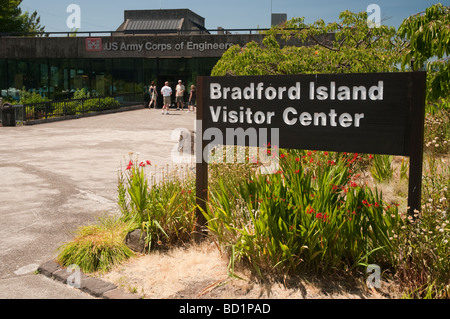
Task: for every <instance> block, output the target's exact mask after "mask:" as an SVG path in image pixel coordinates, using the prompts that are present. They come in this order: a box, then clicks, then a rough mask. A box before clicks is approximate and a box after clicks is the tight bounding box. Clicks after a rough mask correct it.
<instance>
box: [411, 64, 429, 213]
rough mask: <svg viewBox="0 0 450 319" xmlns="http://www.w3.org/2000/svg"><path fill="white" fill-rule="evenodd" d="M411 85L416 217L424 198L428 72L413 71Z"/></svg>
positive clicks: (413, 194) (412, 199)
mask: <svg viewBox="0 0 450 319" xmlns="http://www.w3.org/2000/svg"><path fill="white" fill-rule="evenodd" d="M411 86H412V87H411V90H410V92H411V106H410V107H411V109H410V112H411V113H410V114H411V123H410V137H409V143H410V145H409V154H410V161H409V186H408V207H409V214H410V215H411V216H413V218H414V211H419V212H420V210H421V198H422V166H423V138H424V121H425V89H426V73H425V72H412V73H411Z"/></svg>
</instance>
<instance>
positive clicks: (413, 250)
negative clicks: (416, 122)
mask: <svg viewBox="0 0 450 319" xmlns="http://www.w3.org/2000/svg"><path fill="white" fill-rule="evenodd" d="M422 198H423V204H422V210H421V212H420V213H419V212H414V218H413V217H412V216H410V217H409V218H405V220H406V221H407V223H405V225H404V226H403V228H402V229H401V231H399V232H393V233H392V234H391V240H392V244H393V245H395V246H396V247H397V249H398V253H396V254H394V255H393V257H394V260H393V263H394V265H395V268H396V277H397V279H398V282H399V283H400V285H401V287H402V288H403V291H404V292H405V295H406V296H407V297H408V298H433V299H436V298H442V299H448V298H450V258H449V256H450V244H449V239H450V219H449V217H448V213H447V212H448V210H449V208H450V205H449V204H450V201H449V198H450V169H449V166H448V160H445V159H436V157H435V156H434V155H427V156H426V163H425V165H424V178H423V188H422Z"/></svg>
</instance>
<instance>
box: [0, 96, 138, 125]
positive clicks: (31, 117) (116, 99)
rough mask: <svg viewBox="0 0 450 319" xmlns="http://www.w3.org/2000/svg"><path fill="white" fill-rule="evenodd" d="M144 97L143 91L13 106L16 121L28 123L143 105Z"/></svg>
mask: <svg viewBox="0 0 450 319" xmlns="http://www.w3.org/2000/svg"><path fill="white" fill-rule="evenodd" d="M144 97H145V96H144V94H143V93H130V94H121V95H116V96H110V97H102V96H99V97H90V98H83V99H71V100H63V101H48V102H36V103H28V104H21V105H13V106H12V108H14V117H15V121H16V122H23V123H26V122H28V121H35V120H47V119H52V118H59V117H64V116H74V115H81V114H87V113H94V112H100V111H106V110H115V109H120V108H124V107H129V106H134V105H143V104H144V103H145V101H144ZM0 116H1V115H0ZM0 119H1V118H0Z"/></svg>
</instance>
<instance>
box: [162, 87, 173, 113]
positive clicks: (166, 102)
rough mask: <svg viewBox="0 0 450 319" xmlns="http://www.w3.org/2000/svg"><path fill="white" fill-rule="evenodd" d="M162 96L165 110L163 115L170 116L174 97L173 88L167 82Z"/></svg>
mask: <svg viewBox="0 0 450 319" xmlns="http://www.w3.org/2000/svg"><path fill="white" fill-rule="evenodd" d="M161 95H162V96H163V109H162V112H161V114H164V110H165V114H169V106H170V102H171V101H170V97H171V96H172V88H171V87H170V86H169V82H168V81H166V82H165V83H164V86H163V87H162V89H161Z"/></svg>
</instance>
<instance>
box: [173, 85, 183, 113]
mask: <svg viewBox="0 0 450 319" xmlns="http://www.w3.org/2000/svg"><path fill="white" fill-rule="evenodd" d="M175 91H176V92H175V94H176V96H175V103H176V104H177V111H178V110H179V109H180V104H181V110H183V107H184V91H185V87H184V85H183V82H182V81H181V80H179V81H178V84H177V87H176V88H175Z"/></svg>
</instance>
